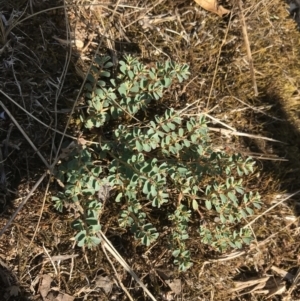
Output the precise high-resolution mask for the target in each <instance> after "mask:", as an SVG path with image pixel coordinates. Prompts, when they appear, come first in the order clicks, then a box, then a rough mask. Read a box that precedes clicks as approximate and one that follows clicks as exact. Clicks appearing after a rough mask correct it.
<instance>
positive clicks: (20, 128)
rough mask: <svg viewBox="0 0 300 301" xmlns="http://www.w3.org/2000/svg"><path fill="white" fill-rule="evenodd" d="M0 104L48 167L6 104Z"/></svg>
mask: <svg viewBox="0 0 300 301" xmlns="http://www.w3.org/2000/svg"><path fill="white" fill-rule="evenodd" d="M0 105H1V107H2V108H3V110H4V111H5V112H6V114H7V115H8V116H9V118H10V119H11V120H12V121H13V123H14V124H15V125H16V126H17V128H18V129H19V131H20V132H21V133H22V134H23V136H24V137H25V139H26V140H27V142H28V143H29V144H30V145H31V147H32V148H33V149H34V150H35V152H36V153H37V154H38V156H39V157H40V158H41V160H42V161H43V162H44V164H45V165H46V167H47V168H50V166H49V164H48V162H47V161H46V159H45V158H44V157H43V155H42V154H41V153H40V152H39V150H38V149H37V148H36V146H35V145H34V144H33V142H32V141H31V139H30V138H29V137H28V136H27V134H26V133H25V132H24V131H23V129H22V127H21V126H20V125H19V123H18V121H17V120H16V119H15V118H14V117H13V116H12V115H11V114H10V112H9V110H8V109H7V108H6V106H5V105H4V104H3V103H2V101H0Z"/></svg>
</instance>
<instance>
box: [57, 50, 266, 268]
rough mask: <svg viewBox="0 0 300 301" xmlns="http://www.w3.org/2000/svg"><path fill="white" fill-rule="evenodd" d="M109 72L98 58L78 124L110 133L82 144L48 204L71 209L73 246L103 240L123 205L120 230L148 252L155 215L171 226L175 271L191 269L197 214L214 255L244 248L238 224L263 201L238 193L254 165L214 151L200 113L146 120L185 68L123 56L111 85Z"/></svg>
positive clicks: (246, 234)
mask: <svg viewBox="0 0 300 301" xmlns="http://www.w3.org/2000/svg"><path fill="white" fill-rule="evenodd" d="M111 66H112V64H111V63H110V61H109V58H108V57H103V58H99V57H97V58H96V60H95V66H93V68H92V74H91V75H90V76H89V78H88V83H87V84H86V90H87V92H86V98H87V103H88V110H87V115H86V116H81V120H82V122H83V123H84V125H85V127H86V128H87V129H92V128H97V127H102V128H103V129H106V130H107V129H109V131H108V133H107V135H105V136H103V137H101V139H100V140H99V141H100V142H99V144H98V145H94V146H87V145H86V144H84V145H78V147H77V148H75V149H74V150H73V153H71V154H70V155H69V159H66V160H64V161H63V162H62V163H61V164H60V165H59V167H58V172H57V178H58V179H59V181H60V183H64V185H65V186H64V191H63V192H61V193H60V195H58V196H56V197H55V198H53V200H54V201H55V205H56V208H57V209H58V210H62V209H63V206H67V205H69V204H75V205H76V206H77V208H78V209H77V211H78V212H79V216H80V217H79V218H78V219H76V220H75V221H74V224H73V226H74V228H75V229H76V230H77V231H78V232H77V234H76V236H75V239H76V240H77V242H78V245H79V246H84V245H86V246H88V247H92V246H94V245H97V244H98V243H99V242H100V240H99V238H98V237H97V235H96V234H97V231H99V229H100V228H101V223H100V222H99V216H100V214H101V210H102V208H103V204H104V202H105V201H106V200H108V199H114V200H115V201H116V202H118V203H121V204H122V205H120V208H122V210H121V212H120V215H119V225H120V226H121V227H124V228H129V229H130V230H131V232H132V233H133V235H134V237H135V239H137V240H139V241H140V243H141V244H143V245H146V246H149V245H150V244H151V243H153V242H154V241H156V240H157V239H158V238H159V232H160V231H159V230H158V229H159V228H161V225H160V224H159V223H156V224H155V223H154V222H153V220H154V219H153V218H152V217H151V212H152V210H153V209H154V208H157V209H159V212H160V214H161V215H162V216H163V217H165V218H166V219H167V221H168V223H169V227H168V229H169V230H168V237H169V239H168V242H169V247H170V249H171V250H172V254H173V256H174V258H175V260H174V263H175V264H176V265H178V266H179V269H180V270H181V271H185V270H187V269H188V268H189V267H190V266H191V265H192V263H191V254H190V251H189V250H188V248H187V242H188V240H189V223H190V221H191V219H192V217H193V215H195V214H198V213H200V216H208V217H209V220H208V221H206V223H205V224H203V225H199V236H200V238H201V241H202V242H203V243H204V244H207V245H209V246H211V247H213V248H215V249H216V250H219V251H225V250H227V249H228V248H241V247H242V246H243V245H244V244H249V243H250V242H251V241H252V239H253V236H252V233H251V232H250V230H249V228H247V227H246V228H243V227H242V224H243V221H244V220H245V219H246V218H248V217H250V216H252V215H253V214H254V209H255V208H257V209H259V208H260V203H261V201H260V196H259V194H258V193H253V192H252V191H248V189H247V188H245V187H243V185H242V184H243V178H245V177H247V176H248V175H249V174H251V173H253V171H254V170H253V168H254V162H253V161H252V159H251V158H246V159H245V158H243V157H242V156H241V155H239V154H227V153H226V152H216V151H214V150H213V141H211V139H210V137H209V133H208V126H207V122H206V120H205V117H204V116H203V115H201V114H199V116H197V117H190V118H185V117H183V116H180V114H179V113H178V112H176V111H175V110H173V109H166V110H165V112H164V113H163V114H162V115H154V116H148V115H147V109H148V107H149V105H150V103H153V102H158V101H159V100H160V99H161V98H162V96H163V93H164V91H165V90H166V89H168V88H169V87H170V86H171V84H172V82H173V81H174V80H175V79H177V80H178V81H179V82H182V81H183V80H184V79H186V78H187V77H188V75H189V69H188V66H187V65H180V64H174V63H171V62H169V61H168V62H165V63H163V64H160V63H157V64H156V65H155V67H147V66H145V65H143V64H142V63H140V62H139V61H138V60H137V59H135V58H132V57H131V56H126V57H125V58H124V60H123V61H121V62H120V71H119V73H118V75H117V77H116V79H110V76H111V75H110V72H109V71H108V70H109V69H110V68H111ZM99 75H100V80H98V77H99ZM103 78H107V81H106V82H105V81H104V80H103ZM109 79H110V80H109ZM139 112H144V113H145V114H144V116H146V117H144V119H143V122H136V121H137V119H136V116H137V115H138V114H139ZM128 116H129V117H130V118H128ZM126 117H127V118H126ZM110 120H115V121H114V123H110V122H109V121H110ZM130 120H133V121H134V122H130ZM103 131H105V130H103ZM110 191H113V193H112V194H110ZM206 213H207V214H206ZM194 222H195V221H194Z"/></svg>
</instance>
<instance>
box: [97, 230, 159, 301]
mask: <svg viewBox="0 0 300 301" xmlns="http://www.w3.org/2000/svg"><path fill="white" fill-rule="evenodd" d="M99 236H100V237H101V239H102V244H103V247H104V248H105V249H106V250H107V251H108V252H109V253H110V254H111V255H112V256H113V257H114V258H115V259H116V260H117V261H118V262H119V263H120V264H121V266H122V267H123V268H124V269H125V270H126V271H127V272H128V273H129V274H130V275H131V276H132V277H133V279H134V280H135V281H136V282H137V283H138V284H139V285H140V287H141V288H142V289H143V290H144V292H145V293H146V294H147V295H148V296H149V297H150V299H151V300H153V301H156V299H155V297H154V296H153V295H152V294H151V293H150V291H149V290H148V289H147V287H146V286H145V285H144V283H143V282H142V281H141V280H140V279H139V277H138V276H137V274H136V273H135V272H134V271H133V270H132V269H131V267H130V266H129V265H128V264H127V262H126V261H125V260H124V259H123V258H122V256H121V255H120V254H119V253H118V251H117V250H116V249H115V248H114V246H113V245H112V244H111V243H110V241H109V240H108V239H107V238H106V236H105V234H104V233H103V232H102V231H100V234H99Z"/></svg>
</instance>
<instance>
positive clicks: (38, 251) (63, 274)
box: [0, 0, 300, 300]
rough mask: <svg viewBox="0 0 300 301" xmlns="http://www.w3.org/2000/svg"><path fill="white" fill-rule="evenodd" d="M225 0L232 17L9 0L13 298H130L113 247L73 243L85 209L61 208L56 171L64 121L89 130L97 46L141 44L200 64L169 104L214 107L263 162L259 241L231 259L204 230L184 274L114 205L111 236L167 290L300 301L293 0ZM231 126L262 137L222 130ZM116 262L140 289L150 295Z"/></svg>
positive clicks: (139, 52)
mask: <svg viewBox="0 0 300 301" xmlns="http://www.w3.org/2000/svg"><path fill="white" fill-rule="evenodd" d="M221 2H222V4H223V6H224V7H226V8H228V9H230V10H231V14H230V16H224V17H223V18H220V17H219V16H217V15H214V14H212V13H210V12H207V11H205V10H203V9H202V8H201V7H200V6H199V5H197V4H196V3H195V2H194V1H192V0H191V1H187V0H160V1H158V0H157V1H156V0H153V1H139V0H127V1H126V0H124V1H109V0H107V1H105V0H104V1H99V0H94V1H80V0H69V1H67V0H64V1H56V0H53V1H36V0H22V1H21V0H19V1H17V0H13V1H0V13H1V18H0V29H1V31H0V38H1V41H0V57H1V60H0V92H1V93H0V102H1V103H0V105H1V106H0V110H1V112H2V111H4V110H6V111H7V112H10V114H11V116H7V115H6V119H5V120H4V119H1V120H0V124H1V127H0V143H1V152H0V155H1V157H2V158H1V160H0V161H1V165H0V168H1V170H0V171H1V187H0V189H1V190H0V201H1V202H0V207H1V208H0V210H1V216H0V229H2V231H1V241H0V259H1V260H0V276H1V277H0V300H73V298H75V300H129V299H128V298H127V297H126V294H125V293H124V290H123V289H122V287H120V285H119V284H118V281H117V280H114V281H115V282H114V283H115V284H114V285H113V288H112V291H111V292H110V293H105V290H104V289H103V288H107V285H106V286H105V285H104V284H103V283H104V282H105V281H107V282H108V286H109V285H110V284H112V281H113V279H115V278H114V277H115V276H114V275H115V273H114V271H113V270H112V268H111V265H110V263H109V261H108V259H107V257H106V255H105V254H104V253H103V250H102V249H101V247H99V249H96V250H94V251H90V250H82V249H79V248H78V247H75V246H74V242H73V241H71V240H70V239H71V238H72V237H73V231H72V229H71V227H70V221H71V220H72V215H71V213H66V214H58V213H57V212H56V211H55V209H54V208H53V204H52V203H51V201H50V196H51V195H53V194H55V193H56V191H57V189H58V187H57V184H56V183H55V182H54V181H52V179H51V178H50V179H49V177H48V175H47V174H45V172H46V171H47V169H48V168H49V166H47V165H50V164H51V163H52V162H54V161H53V160H54V158H55V156H56V154H57V153H58V152H59V149H60V141H61V138H62V137H63V135H62V134H61V132H64V130H65V129H67V134H68V135H69V137H64V140H63V144H67V143H68V142H69V141H71V139H72V137H78V135H79V134H80V133H79V130H80V129H79V127H78V126H77V123H78V122H77V120H76V111H78V110H80V109H81V107H82V106H84V102H83V101H82V99H81V98H80V97H81V90H80V89H81V85H82V82H83V79H84V77H85V74H86V71H87V69H88V67H89V64H90V62H91V58H92V57H93V55H94V53H95V51H98V52H99V53H100V54H109V55H111V56H112V57H113V58H114V59H115V60H118V59H119V58H121V57H122V55H123V54H124V53H131V54H133V55H135V56H138V57H139V58H141V59H142V60H143V61H144V62H147V63H153V62H155V61H158V60H166V59H172V60H175V61H178V62H182V63H188V64H189V65H190V68H191V73H192V74H191V76H190V81H189V82H187V83H185V84H186V85H185V86H184V85H178V86H176V87H174V89H173V90H172V91H171V92H169V93H168V94H167V95H165V99H164V101H165V103H166V104H167V105H168V106H171V107H174V108H176V109H177V108H185V107H187V105H188V104H192V103H193V105H192V106H190V110H189V111H188V112H189V113H190V114H194V113H197V112H205V113H206V114H208V115H207V116H211V117H212V118H214V119H211V120H212V121H211V123H210V126H211V128H218V132H216V131H212V135H214V136H213V137H214V141H215V143H216V144H218V146H219V147H220V148H228V149H232V150H234V151H239V152H241V153H243V154H245V155H252V156H253V157H255V158H256V159H257V166H258V168H257V173H256V175H255V177H254V178H253V179H250V180H249V181H251V183H252V184H251V185H253V188H255V189H258V190H259V191H260V193H261V195H262V197H263V201H264V206H263V210H262V212H261V214H260V215H259V216H256V218H257V219H256V220H255V221H254V222H253V224H252V228H253V231H254V233H255V236H256V243H255V244H253V245H251V246H250V247H248V248H245V249H243V250H240V251H234V250H233V251H232V253H230V252H229V253H226V254H222V256H221V254H216V253H213V252H211V251H209V249H208V248H207V247H204V246H202V245H201V243H200V242H199V239H197V238H196V236H195V238H193V237H191V239H190V242H189V245H190V248H191V250H192V256H193V259H194V262H193V263H194V265H193V267H192V268H191V269H190V270H188V272H187V273H185V274H179V273H178V272H177V270H176V268H174V267H173V266H172V264H170V262H171V261H170V257H169V255H167V254H165V253H163V250H162V249H161V248H160V246H159V245H158V246H156V247H155V248H153V249H152V250H151V252H148V253H147V254H148V255H147V256H146V257H145V256H142V254H144V253H145V251H146V249H145V248H142V247H140V246H137V245H136V244H135V242H134V241H133V240H132V238H131V236H130V235H127V234H126V233H124V234H123V235H121V234H120V229H118V226H117V223H116V216H114V215H113V214H114V211H113V210H116V209H115V208H110V210H111V211H110V212H107V213H109V214H107V215H106V216H105V217H104V220H103V224H104V225H105V229H104V230H105V232H106V233H107V237H108V238H109V239H110V240H111V242H112V243H113V244H114V246H115V247H116V248H117V249H118V251H119V252H120V253H121V255H122V256H123V258H124V259H125V260H126V261H127V262H128V263H129V265H130V266H131V267H132V268H133V270H134V271H135V272H136V273H137V274H138V275H139V277H141V279H142V280H143V282H144V283H146V284H147V286H148V288H149V290H150V291H151V292H152V293H153V294H154V296H155V297H156V298H157V300H300V287H299V285H298V278H297V277H296V276H297V275H299V274H297V273H298V272H299V271H300V270H299V269H300V256H299V254H300V253H299V252H300V239H299V223H298V218H297V215H298V213H299V212H300V202H299V195H298V191H299V189H300V182H298V180H299V174H300V151H299V147H300V121H299V120H300V119H299V117H300V116H299V112H300V33H299V31H298V30H297V26H296V23H295V22H294V20H292V18H291V17H290V16H289V14H288V12H287V7H288V6H287V5H286V3H285V2H284V1H282V0H268V1H265V0H252V1H244V3H243V8H242V10H240V9H239V5H238V3H239V1H234V0H228V1H220V3H221ZM243 18H244V21H245V24H246V28H247V32H248V40H245V38H244V36H243V30H242V28H243V22H242V19H243ZM247 42H248V43H249V45H250V48H251V54H252V59H253V65H254V76H255V81H253V76H252V75H251V64H249V55H247V51H246V45H247ZM255 85H257V91H258V94H257V95H256V93H255V89H254V87H255ZM74 107H75V114H73V115H72V116H71V115H70V113H71V112H73V111H72V110H73V109H74ZM1 112H0V113H1ZM74 116H75V117H74ZM13 118H14V119H13ZM42 122H43V123H42ZM221 122H222V123H221ZM229 127H231V128H234V129H235V130H236V131H237V132H240V133H246V134H249V135H250V136H248V137H247V136H245V135H243V136H242V135H240V134H238V133H232V132H227V134H226V133H225V132H222V131H221V129H223V130H224V129H225V130H229ZM53 129H55V130H56V132H55V131H54V130H53ZM25 133H26V135H28V137H29V140H30V141H32V143H33V144H34V146H35V147H36V149H35V148H34V147H33V146H31V145H30V144H29V143H28V141H27V140H26V137H25ZM254 135H256V136H255V137H254ZM262 137H268V138H271V139H274V140H278V141H281V142H274V141H270V140H266V139H262ZM43 158H44V159H43ZM4 175H5V177H4ZM249 183H250V182H249ZM36 184H38V185H36ZM35 186H37V187H35ZM32 189H33V191H31V190H32ZM26 197H29V199H28V200H26ZM24 200H26V203H25V205H24V206H23V207H22V205H23V203H22V202H25V201H24ZM18 209H19V212H18V214H17V215H16V217H15V218H14V220H13V221H12V222H9V220H10V219H11V217H12V216H13V214H14V213H15V212H16V211H17V210H18ZM7 223H9V227H8V228H7V229H6V230H5V231H4V227H5V225H6V224H7ZM3 231H4V233H3ZM58 255H76V256H77V257H67V258H65V257H59V258H57V257H56V258H55V257H53V256H58ZM160 255H161V256H160ZM49 258H52V260H50V259H49ZM111 260H113V262H114V265H115V266H116V269H117V274H118V275H119V277H120V279H121V281H122V283H123V285H124V286H125V287H126V288H127V290H128V292H129V293H130V294H131V295H132V296H133V299H134V300H147V297H146V296H145V295H144V294H143V291H142V290H141V289H140V288H139V287H138V285H137V284H136V282H135V281H133V280H132V278H131V277H130V276H129V275H128V274H127V273H126V272H125V271H124V270H123V268H122V267H121V266H120V265H119V264H118V263H117V262H116V261H115V260H114V259H113V258H111ZM164 277H166V278H169V279H174V280H175V283H176V285H175V287H174V286H172V285H168V284H167V281H166V279H164ZM101 287H102V288H101ZM176 289H177V291H176V292H177V295H175V294H173V292H174V290H176ZM172 290H173V291H172Z"/></svg>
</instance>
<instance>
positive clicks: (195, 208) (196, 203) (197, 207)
mask: <svg viewBox="0 0 300 301" xmlns="http://www.w3.org/2000/svg"><path fill="white" fill-rule="evenodd" d="M192 206H193V209H194V210H198V209H199V205H198V202H197V201H196V200H195V199H194V200H193V201H192Z"/></svg>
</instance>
